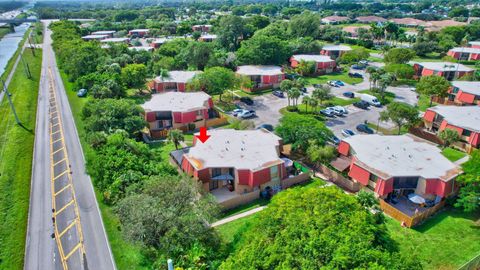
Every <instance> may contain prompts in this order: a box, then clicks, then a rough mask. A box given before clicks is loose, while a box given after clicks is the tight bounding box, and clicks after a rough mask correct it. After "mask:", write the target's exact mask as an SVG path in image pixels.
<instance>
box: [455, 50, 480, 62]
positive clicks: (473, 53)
mask: <svg viewBox="0 0 480 270" xmlns="http://www.w3.org/2000/svg"><path fill="white" fill-rule="evenodd" d="M447 55H449V56H451V57H453V58H455V59H457V60H460V61H475V60H480V48H471V47H455V48H452V49H450V50H449V51H448V53H447Z"/></svg>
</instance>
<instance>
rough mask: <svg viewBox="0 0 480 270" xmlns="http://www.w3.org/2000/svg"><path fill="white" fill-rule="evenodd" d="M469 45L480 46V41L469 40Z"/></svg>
mask: <svg viewBox="0 0 480 270" xmlns="http://www.w3.org/2000/svg"><path fill="white" fill-rule="evenodd" d="M468 45H470V47H472V48H480V41H470V42H468Z"/></svg>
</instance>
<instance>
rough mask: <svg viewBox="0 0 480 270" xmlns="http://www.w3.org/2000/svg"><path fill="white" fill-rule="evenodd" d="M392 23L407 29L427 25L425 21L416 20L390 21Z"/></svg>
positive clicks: (399, 19)
mask: <svg viewBox="0 0 480 270" xmlns="http://www.w3.org/2000/svg"><path fill="white" fill-rule="evenodd" d="M390 22H393V23H395V24H398V25H400V26H405V27H418V26H424V25H425V21H422V20H419V19H415V18H398V19H390Z"/></svg>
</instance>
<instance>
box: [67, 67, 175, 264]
mask: <svg viewBox="0 0 480 270" xmlns="http://www.w3.org/2000/svg"><path fill="white" fill-rule="evenodd" d="M61 76H62V80H63V83H64V85H65V89H66V91H67V97H68V101H69V103H70V107H71V108H72V113H73V118H74V120H75V125H76V126H77V130H78V135H79V137H80V142H81V144H82V148H83V151H84V152H85V154H87V153H89V152H90V151H93V150H91V148H90V146H89V145H88V143H87V142H86V133H85V129H84V124H83V121H82V118H81V112H82V108H83V106H84V105H85V103H86V102H87V101H88V98H79V97H77V94H76V92H75V91H73V89H74V84H73V83H71V82H69V81H68V79H67V75H66V74H65V73H64V72H61ZM172 147H173V145H172ZM162 156H163V157H168V153H166V154H165V153H163V152H162ZM96 193H97V199H99V200H98V204H99V206H100V210H101V213H102V219H103V222H104V225H105V230H106V231H107V236H108V241H109V243H110V247H111V249H112V252H113V256H114V258H115V263H116V265H117V268H118V269H151V262H149V261H148V260H147V259H146V258H145V256H144V255H143V254H142V252H141V249H140V247H139V246H136V245H133V244H130V243H129V242H127V241H125V239H124V238H123V236H122V232H121V229H120V228H121V227H120V221H119V220H118V218H117V216H115V214H114V213H113V211H112V209H111V207H109V206H108V205H106V204H104V203H103V201H102V200H101V199H100V198H102V197H103V196H102V194H100V192H99V191H98V190H96Z"/></svg>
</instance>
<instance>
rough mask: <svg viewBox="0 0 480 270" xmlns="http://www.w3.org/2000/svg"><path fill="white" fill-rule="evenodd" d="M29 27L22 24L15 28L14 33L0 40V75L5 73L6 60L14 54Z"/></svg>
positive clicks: (26, 24)
mask: <svg viewBox="0 0 480 270" xmlns="http://www.w3.org/2000/svg"><path fill="white" fill-rule="evenodd" d="M29 26H30V23H23V24H21V25H19V26H17V27H15V32H14V33H10V34H7V35H5V36H4V37H3V38H2V39H1V40H0V75H1V74H3V72H4V71H5V68H6V67H7V63H8V60H10V58H12V57H13V55H14V54H15V51H16V50H17V48H18V46H19V44H20V41H22V38H23V36H24V35H25V32H26V31H27V29H28V27H29Z"/></svg>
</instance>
